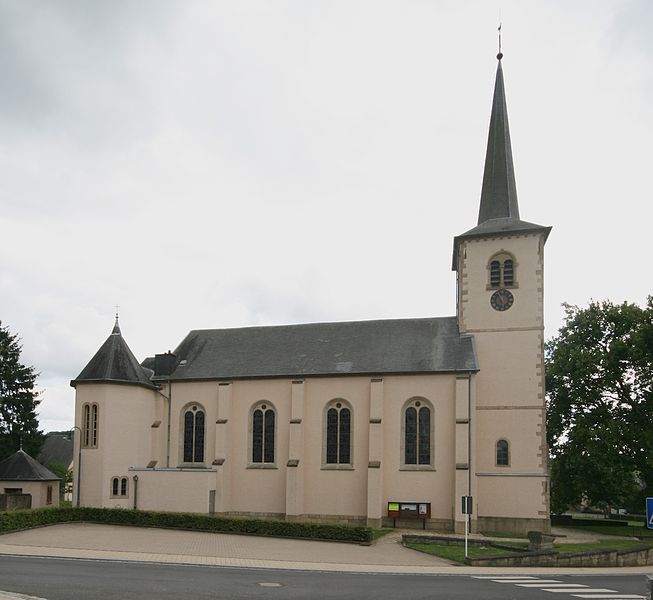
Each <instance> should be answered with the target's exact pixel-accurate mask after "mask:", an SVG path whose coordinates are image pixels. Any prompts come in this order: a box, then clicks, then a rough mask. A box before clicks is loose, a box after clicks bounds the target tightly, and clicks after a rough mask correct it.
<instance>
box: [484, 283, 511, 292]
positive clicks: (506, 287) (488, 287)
mask: <svg viewBox="0 0 653 600" xmlns="http://www.w3.org/2000/svg"><path fill="white" fill-rule="evenodd" d="M485 289H486V290H487V291H488V292H496V291H497V290H518V289H519V284H518V283H513V284H512V285H502V286H498V287H497V286H495V285H490V284H489V283H488V284H487V285H486V286H485Z"/></svg>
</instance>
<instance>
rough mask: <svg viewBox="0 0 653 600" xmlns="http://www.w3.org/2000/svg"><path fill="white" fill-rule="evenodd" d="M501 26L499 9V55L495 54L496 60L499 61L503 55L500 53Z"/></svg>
mask: <svg viewBox="0 0 653 600" xmlns="http://www.w3.org/2000/svg"><path fill="white" fill-rule="evenodd" d="M502 25H503V23H502V22H501V9H499V28H498V30H497V31H498V32H499V54H497V58H498V59H499V60H501V59H502V58H503V54H502V52H501V26H502Z"/></svg>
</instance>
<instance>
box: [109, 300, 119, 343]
mask: <svg viewBox="0 0 653 600" xmlns="http://www.w3.org/2000/svg"><path fill="white" fill-rule="evenodd" d="M119 308H120V307H119V306H118V305H117V304H116V322H115V324H114V326H113V331H112V332H111V334H112V335H120V325H119V324H118V309H119Z"/></svg>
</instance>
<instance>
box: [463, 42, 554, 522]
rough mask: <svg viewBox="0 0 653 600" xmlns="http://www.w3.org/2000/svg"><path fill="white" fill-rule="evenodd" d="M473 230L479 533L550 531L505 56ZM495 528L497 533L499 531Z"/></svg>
mask: <svg viewBox="0 0 653 600" xmlns="http://www.w3.org/2000/svg"><path fill="white" fill-rule="evenodd" d="M502 58H503V55H502V54H501V53H499V54H498V55H497V59H498V61H499V62H498V65H497V72H496V80H495V86H494V97H493V102H492V113H491V117H490V128H489V134H488V143H487V152H486V156H485V169H484V174H483V184H482V189H481V200H480V207H479V214H478V223H477V225H476V227H474V228H472V229H470V230H469V231H466V232H465V233H463V234H461V235H459V236H456V237H455V238H454V248H453V265H452V268H453V270H455V271H456V273H457V303H456V306H457V308H456V314H457V319H458V327H459V330H460V333H461V334H468V335H472V336H473V337H474V340H475V345H476V351H477V357H478V361H479V367H480V371H479V373H478V374H477V376H476V377H475V384H474V390H473V412H472V422H473V430H474V433H473V436H474V440H475V443H474V448H473V453H472V472H473V474H474V477H475V478H476V480H475V483H476V485H475V488H476V494H475V498H474V502H475V506H474V512H475V515H476V518H477V520H478V521H477V526H478V527H479V529H482V528H483V527H485V528H487V529H490V530H495V531H496V530H499V529H501V530H510V529H514V530H515V531H525V530H528V529H529V528H530V529H539V530H545V529H547V528H548V516H549V515H548V510H549V508H548V497H549V492H548V464H547V458H548V450H547V446H546V436H545V410H544V407H545V403H544V352H543V344H544V337H543V336H544V301H543V298H544V244H545V242H546V239H547V237H548V235H549V232H550V231H551V228H550V227H544V226H541V225H536V224H534V223H529V222H527V221H522V220H521V218H520V215H519V204H518V201H517V186H516V184H515V172H514V166H513V159H512V147H511V143H510V130H509V127H508V110H507V105H506V95H505V89H504V80H503V69H502V64H501V59H502ZM493 527H497V528H498V529H493Z"/></svg>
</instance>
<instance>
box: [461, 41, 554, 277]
mask: <svg viewBox="0 0 653 600" xmlns="http://www.w3.org/2000/svg"><path fill="white" fill-rule="evenodd" d="M502 56H503V55H502V54H498V55H497V58H498V59H499V64H498V65H497V74H496V79H495V83H494V97H493V99H492V114H491V116H490V129H489V132H488V140H487V151H486V154H485V169H484V172H483V186H482V188H481V202H480V206H479V211H478V224H477V226H476V227H474V228H472V229H470V230H469V231H466V232H465V233H463V234H461V235H458V236H456V237H455V238H454V242H453V261H452V269H453V270H454V271H455V270H456V268H457V262H458V260H457V255H458V243H459V241H460V240H462V239H466V238H475V237H487V236H493V235H501V234H506V233H536V232H541V233H544V239H545V240H546V238H547V237H548V235H549V233H550V232H551V227H544V226H542V225H536V224H535V223H529V222H527V221H522V220H521V219H520V218H519V203H518V201H517V185H516V184H515V167H514V164H513V160H512V145H511V143H510V127H509V126H508V108H507V105H506V92H505V88H504V84H503V69H502V67H501V58H502Z"/></svg>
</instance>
